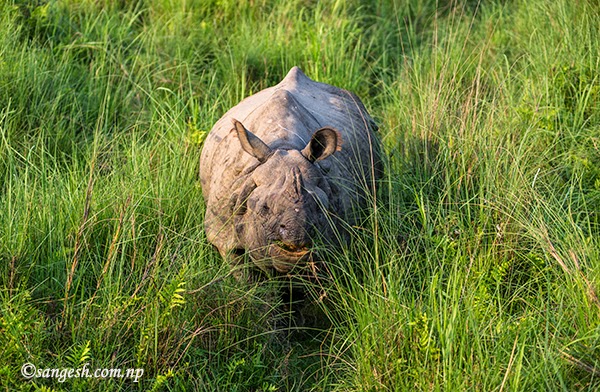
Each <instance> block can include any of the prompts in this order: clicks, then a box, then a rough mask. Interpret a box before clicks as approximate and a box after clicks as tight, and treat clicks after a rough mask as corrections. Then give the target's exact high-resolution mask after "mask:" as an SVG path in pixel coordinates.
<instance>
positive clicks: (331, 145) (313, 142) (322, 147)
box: [302, 128, 342, 162]
mask: <svg viewBox="0 0 600 392" xmlns="http://www.w3.org/2000/svg"><path fill="white" fill-rule="evenodd" d="M341 149H342V137H341V135H340V132H339V131H338V130H335V129H333V128H321V129H319V130H318V131H316V132H315V133H314V134H313V135H312V137H311V138H310V141H309V142H308V144H307V145H306V147H304V149H303V150H302V155H304V157H305V158H306V159H308V160H309V161H311V162H317V161H320V160H322V159H325V158H327V157H328V156H330V155H331V154H333V153H334V152H336V151H340V150H341Z"/></svg>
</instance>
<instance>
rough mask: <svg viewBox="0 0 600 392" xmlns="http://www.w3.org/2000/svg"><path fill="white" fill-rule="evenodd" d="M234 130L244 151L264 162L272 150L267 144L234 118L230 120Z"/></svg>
mask: <svg viewBox="0 0 600 392" xmlns="http://www.w3.org/2000/svg"><path fill="white" fill-rule="evenodd" d="M232 122H233V125H234V127H235V130H236V131H237V136H238V139H239V140H240V144H241V145H242V148H243V149H244V151H246V152H247V153H248V154H250V155H252V156H253V157H254V158H256V159H258V160H259V161H260V163H264V162H265V161H266V160H267V159H269V157H270V156H271V154H272V153H273V151H272V150H271V148H270V147H269V146H267V145H266V144H265V142H263V141H262V140H260V139H259V138H258V137H257V136H256V135H254V134H253V133H252V132H250V131H249V130H247V129H246V127H244V125H243V124H242V123H241V122H239V121H238V120H236V119H233V120H232Z"/></svg>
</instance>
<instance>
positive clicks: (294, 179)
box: [231, 120, 341, 273]
mask: <svg viewBox="0 0 600 392" xmlns="http://www.w3.org/2000/svg"><path fill="white" fill-rule="evenodd" d="M233 124H234V130H233V131H234V132H236V133H237V137H238V139H239V142H240V144H241V147H242V149H243V150H244V151H245V152H246V153H248V154H250V155H252V156H253V157H255V158H256V159H257V160H258V163H257V166H255V167H253V170H251V171H250V173H248V175H247V176H244V177H242V178H241V181H242V184H241V185H240V187H239V188H238V192H234V194H233V195H232V199H233V200H232V202H231V205H232V206H233V213H234V227H235V235H236V237H237V242H238V243H240V244H244V247H245V248H246V250H247V251H248V253H249V255H250V257H251V258H252V260H253V261H254V263H255V264H257V265H258V266H259V267H260V268H262V269H268V268H269V267H273V268H274V269H275V270H276V271H278V272H281V273H287V272H289V271H290V270H291V269H292V268H293V267H294V266H295V265H296V264H298V263H301V262H306V261H309V260H311V258H312V252H311V246H312V240H313V239H314V238H315V235H316V234H317V233H324V232H326V231H327V230H330V222H329V221H328V217H327V214H326V213H325V212H326V211H327V210H328V208H329V207H330V204H331V199H332V194H331V188H330V186H329V183H328V181H327V179H326V178H325V177H324V175H323V174H322V172H321V170H320V169H319V167H318V166H317V165H315V163H316V162H318V161H320V160H322V159H325V158H327V157H328V156H330V155H332V154H333V153H334V152H336V151H338V150H340V149H341V147H340V146H341V137H340V133H339V132H338V131H336V130H335V129H332V128H321V129H319V130H317V131H316V132H315V133H314V134H313V135H312V137H311V140H310V141H309V142H308V144H307V145H306V146H305V147H304V148H303V149H302V150H298V149H271V148H270V147H269V146H267V145H266V144H265V143H264V142H263V141H262V140H261V139H260V138H258V137H257V136H256V135H254V134H253V133H252V132H250V131H248V130H247V129H246V128H245V127H244V125H242V123H241V122H239V121H237V120H233Z"/></svg>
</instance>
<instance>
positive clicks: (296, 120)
mask: <svg viewBox="0 0 600 392" xmlns="http://www.w3.org/2000/svg"><path fill="white" fill-rule="evenodd" d="M376 130H377V127H376V125H375V122H374V121H373V119H372V118H371V117H370V116H369V114H368V113H367V110H366V109H365V107H364V105H363V104H362V102H361V101H360V99H359V98H358V97H357V96H356V95H354V94H352V93H350V92H348V91H346V90H343V89H340V88H337V87H334V86H331V85H328V84H325V83H319V82H316V81H313V80H311V79H310V78H308V77H307V76H306V75H305V74H304V73H303V72H302V71H301V70H300V68H298V67H293V68H292V69H291V70H290V71H289V72H288V74H287V75H286V76H285V78H284V79H283V80H282V81H281V82H280V83H279V84H277V85H275V86H273V87H270V88H267V89H265V90H262V91H260V92H258V93H256V94H254V95H252V96H250V97H248V98H246V99H244V100H242V101H241V102H240V103H239V104H238V105H236V106H234V107H233V108H231V109H230V110H229V111H228V112H227V113H225V115H224V116H223V117H222V118H221V119H220V120H218V121H217V123H216V124H215V125H214V127H213V128H212V130H211V131H210V133H209V134H208V135H207V137H206V140H205V142H204V147H203V150H202V153H201V157H200V180H201V185H202V192H203V196H204V200H205V203H206V216H205V221H204V225H205V230H206V234H207V238H208V240H209V241H210V242H211V243H212V244H214V245H215V246H216V247H217V248H218V250H219V252H220V253H221V255H222V256H223V257H224V258H225V259H226V260H229V261H230V262H232V263H234V264H237V263H239V262H240V260H243V256H244V254H248V255H249V256H250V259H251V260H252V261H253V262H254V264H255V265H256V266H258V267H259V268H260V269H262V270H263V271H270V272H274V271H276V272H277V273H282V274H287V273H289V272H290V270H291V269H292V268H293V267H294V266H296V265H297V264H299V263H305V262H307V261H309V260H313V259H314V258H315V252H313V250H312V246H313V243H314V239H315V238H316V237H317V236H320V237H321V238H323V239H324V240H325V242H331V243H335V244H339V242H340V238H344V235H341V234H340V233H342V232H344V231H345V230H344V228H345V227H348V225H355V224H356V223H357V219H358V217H359V216H360V213H359V211H360V210H361V209H362V208H363V207H365V204H366V202H367V200H369V198H370V197H372V196H373V194H374V191H375V190H374V187H375V184H376V180H377V178H378V177H379V175H380V173H381V153H380V151H381V148H380V145H379V142H378V139H377V137H376ZM342 241H343V240H342ZM273 270H274V271H273Z"/></svg>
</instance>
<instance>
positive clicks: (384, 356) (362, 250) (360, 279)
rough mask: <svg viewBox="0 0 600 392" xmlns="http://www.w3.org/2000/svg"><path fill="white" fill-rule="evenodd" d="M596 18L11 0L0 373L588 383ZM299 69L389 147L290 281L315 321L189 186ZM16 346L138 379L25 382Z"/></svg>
mask: <svg viewBox="0 0 600 392" xmlns="http://www.w3.org/2000/svg"><path fill="white" fill-rule="evenodd" d="M599 14H600V10H599V9H598V6H597V5H596V4H595V3H594V2H586V1H580V2H567V1H556V2H522V1H517V2H510V3H507V4H504V2H501V1H498V2H483V4H479V3H478V2H476V1H465V2H456V1H448V2H439V1H437V2H436V1H427V2H416V1H408V2H404V3H402V4H400V3H398V2H378V1H370V2H360V1H349V2H342V1H337V2H313V1H286V2H283V1H266V0H260V1H241V2H239V1H238V2H231V1H219V2H206V1H182V2H175V1H165V0H147V1H135V2H123V1H110V0H104V1H100V2H98V1H88V0H58V1H49V2H47V1H27V0H18V1H17V0H14V1H8V2H4V3H2V5H0V304H1V305H0V357H1V358H2V359H3V363H2V364H1V365H0V385H1V386H2V387H3V388H4V389H7V390H14V389H21V390H35V389H37V388H41V387H42V386H44V387H47V388H48V389H53V390H57V391H58V390H82V391H87V390H123V389H126V390H127V389H129V390H138V389H139V390H185V389H187V390H204V391H215V390H223V391H276V390H277V391H288V390H289V391H306V390H315V391H321V390H323V391H324V390H337V391H347V390H365V391H373V390H375V391H384V390H439V391H452V390H456V391H459V390H481V391H490V390H495V391H509V390H568V391H571V390H582V391H585V390H590V391H591V390H596V389H597V388H598V386H599V381H598V377H599V375H600V351H599V349H598V347H600V345H599V341H600V329H599V328H600V327H599V326H600V301H599V299H598V289H597V287H598V285H599V284H600V276H599V275H598V271H599V270H600V264H599V263H600V235H599V229H600V227H599V211H600V150H599V149H600V110H599V109H600V108H599V104H600V79H599V77H598V75H600V57H599V56H598V53H600V47H599V44H598V42H600V41H599V37H598V34H599V33H598V31H600V29H599V22H598V21H599V20H600V19H599V17H600V15H599ZM294 65H298V66H300V67H301V68H302V69H303V70H304V71H305V72H306V73H307V75H308V76H310V77H312V78H313V79H316V80H319V81H322V82H327V83H332V84H335V85H337V86H340V87H344V88H347V89H349V90H351V91H353V92H355V93H357V94H358V95H359V96H360V97H361V99H362V100H363V102H364V103H365V105H366V106H367V107H368V109H369V112H370V113H371V114H372V116H373V117H374V118H375V119H376V120H377V122H378V125H379V127H380V131H379V134H380V136H381V139H382V143H383V145H384V149H385V154H386V157H387V158H386V162H385V165H386V171H385V176H384V178H383V179H382V181H381V183H380V184H379V185H380V187H379V194H378V197H377V199H373V200H371V207H370V208H369V209H368V210H367V211H364V214H363V215H362V216H363V221H362V224H361V225H360V227H349V228H346V229H347V230H348V231H350V237H351V241H350V242H349V243H347V245H346V246H344V247H342V248H341V249H330V248H327V249H321V251H322V254H325V255H327V257H326V259H327V263H326V264H325V265H316V266H313V267H314V269H312V270H311V269H309V270H307V271H304V272H305V274H304V275H305V276H304V278H298V279H297V281H296V282H295V284H300V285H304V286H305V290H306V293H307V295H308V297H309V299H308V300H307V302H308V303H307V306H306V307H305V308H304V310H303V312H304V313H305V314H304V318H305V320H306V323H305V325H303V326H302V325H300V326H299V325H292V324H290V319H292V318H293V317H295V316H294V315H290V314H287V313H286V312H285V311H284V310H285V309H287V307H286V306H285V305H286V304H282V301H283V299H282V297H281V296H280V295H278V292H279V290H280V287H281V286H282V285H286V284H289V282H285V281H281V280H277V279H271V280H263V281H258V282H246V283H243V282H239V281H237V280H236V279H234V278H233V272H234V271H233V269H232V268H231V266H228V265H226V264H224V263H223V261H222V260H221V259H220V256H219V255H218V253H217V252H216V251H215V250H214V249H213V248H212V247H211V245H210V244H209V243H208V242H207V240H206V237H205V234H204V231H203V217H204V208H205V206H204V202H203V200H202V192H201V189H200V185H199V180H198V165H199V155H200V150H201V148H202V142H203V140H204V137H205V136H206V133H207V132H208V131H209V130H210V128H211V127H212V125H213V124H214V123H215V122H216V120H218V118H219V117H220V116H221V115H222V114H224V113H225V111H226V110H227V109H229V108H230V107H232V106H233V105H235V104H236V103H237V102H239V100H240V99H242V98H244V97H245V96H247V95H249V94H252V93H254V92H257V91H259V90H260V89H262V88H265V87H268V86H270V85H273V84H275V83H277V82H279V81H280V80H281V78H282V77H283V76H284V75H285V74H286V73H287V71H288V70H289V69H290V68H291V67H292V66H294ZM340 235H342V234H340ZM317 268H318V270H317ZM282 326H291V328H290V329H291V331H287V332H286V331H282V328H283V327H282ZM25 362H30V363H33V364H35V365H36V366H38V367H39V368H69V367H72V368H78V367H81V366H82V365H83V364H85V363H90V364H91V365H92V368H143V369H144V370H145V373H144V376H143V377H142V379H141V380H140V382H139V383H138V384H133V383H132V382H131V381H130V380H124V379H111V380H102V379H70V380H67V381H65V382H64V383H59V382H58V381H57V380H52V379H41V378H40V379H35V380H32V381H27V380H25V379H24V378H23V377H22V376H21V374H20V372H19V369H20V367H21V365H22V364H23V363H25Z"/></svg>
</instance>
